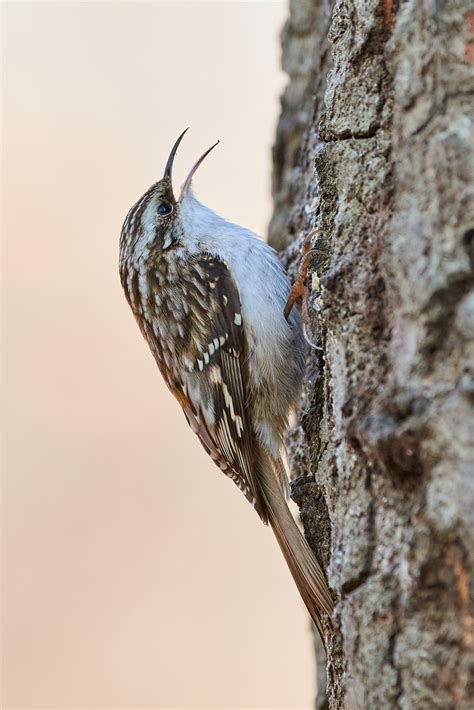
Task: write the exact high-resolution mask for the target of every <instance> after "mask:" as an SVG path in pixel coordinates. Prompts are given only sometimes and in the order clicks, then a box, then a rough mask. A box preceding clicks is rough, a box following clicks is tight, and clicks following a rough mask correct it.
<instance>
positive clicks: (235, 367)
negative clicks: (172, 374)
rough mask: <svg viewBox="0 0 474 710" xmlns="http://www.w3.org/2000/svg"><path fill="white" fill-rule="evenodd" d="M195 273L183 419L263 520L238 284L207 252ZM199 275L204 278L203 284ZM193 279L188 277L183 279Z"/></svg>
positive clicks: (262, 504) (190, 281) (263, 513)
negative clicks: (193, 332)
mask: <svg viewBox="0 0 474 710" xmlns="http://www.w3.org/2000/svg"><path fill="white" fill-rule="evenodd" d="M196 278H198V279H201V283H200V284H199V287H198V288H197V293H198V296H199V298H198V299H195V301H194V303H193V304H192V305H193V307H194V309H195V311H196V312H195V315H196V320H195V322H196V323H198V324H199V338H198V341H197V342H196V341H193V347H192V348H190V349H189V350H188V351H187V352H186V353H184V355H185V357H186V359H187V361H191V362H194V363H195V364H194V367H193V369H192V370H191V371H189V370H188V371H186V372H183V373H182V382H183V383H184V387H183V389H184V391H185V394H186V398H187V400H188V404H187V406H185V407H184V409H185V414H186V418H187V419H188V422H189V424H190V426H191V428H192V429H193V431H195V432H196V433H197V435H198V436H199V438H200V440H201V443H202V444H203V446H204V448H205V449H206V451H207V452H208V453H209V454H210V456H211V457H212V458H213V459H214V461H215V462H216V463H217V465H218V466H219V467H220V468H221V469H222V470H223V471H224V473H226V474H227V475H228V476H229V477H230V478H231V479H232V480H233V481H234V482H235V483H236V484H237V485H238V486H239V488H240V489H241V490H242V491H243V493H244V494H245V496H246V497H247V498H248V499H249V500H250V501H251V502H252V503H253V505H254V506H255V508H256V509H257V511H258V513H259V514H260V516H261V517H262V518H263V519H264V520H266V514H265V506H264V503H263V499H262V494H261V491H260V486H259V484H258V480H257V479H256V467H255V465H254V455H253V446H254V444H253V441H254V434H253V431H252V424H251V418H250V411H249V393H248V389H247V386H246V383H247V382H248V377H247V373H246V368H247V352H248V343H247V341H246V337H245V328H244V323H243V318H242V312H241V304H240V298H239V294H238V290H237V286H236V285H235V282H234V280H233V278H232V276H231V274H230V271H229V269H228V267H227V265H226V264H225V263H224V262H223V261H221V260H220V259H218V258H216V257H215V256H211V255H209V256H208V257H204V258H203V257H201V258H200V259H199V260H198V261H197V263H196V264H195V271H194V279H196ZM202 279H206V280H207V284H206V288H205V289H204V288H202ZM192 282H193V277H191V278H190V279H189V281H188V283H192ZM203 293H205V294H206V296H203ZM190 298H192V291H191V292H190ZM203 298H206V299H207V301H206V303H203V302H202V301H203Z"/></svg>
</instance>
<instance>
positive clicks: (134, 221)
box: [120, 128, 219, 258]
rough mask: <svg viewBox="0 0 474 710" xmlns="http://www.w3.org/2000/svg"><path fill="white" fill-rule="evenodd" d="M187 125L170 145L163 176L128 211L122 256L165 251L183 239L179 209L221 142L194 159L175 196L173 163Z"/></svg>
mask: <svg viewBox="0 0 474 710" xmlns="http://www.w3.org/2000/svg"><path fill="white" fill-rule="evenodd" d="M187 130H188V129H187V128H186V130H185V131H183V133H181V135H180V136H179V138H178V140H177V141H176V143H175V144H174V146H173V147H172V149H171V153H170V154H169V158H168V160H167V162H166V167H165V172H164V174H163V177H162V178H161V180H159V181H158V182H156V183H154V184H153V185H152V186H151V187H150V188H149V189H148V190H147V191H146V192H145V193H144V194H143V195H142V197H141V198H140V199H139V200H138V201H137V202H136V203H135V204H134V206H133V207H132V208H131V210H130V211H129V213H128V214H127V216H126V218H125V221H124V223H123V227H122V236H121V240H120V251H121V257H124V256H125V255H127V256H131V255H132V253H133V256H135V257H136V258H139V256H140V254H144V253H146V252H149V251H150V249H153V250H158V251H165V250H167V249H170V248H172V247H174V246H176V245H177V244H179V243H180V241H181V237H182V235H183V226H182V224H181V220H180V209H181V206H182V204H183V201H184V200H185V199H186V197H187V195H188V194H189V189H190V186H191V181H192V179H193V176H194V173H195V172H196V170H197V169H198V168H199V166H200V165H201V163H202V162H203V160H204V159H205V158H206V156H207V155H208V154H209V153H210V152H211V150H212V149H213V148H215V147H216V145H217V144H218V143H219V141H217V142H216V143H214V145H212V146H211V147H210V148H208V150H206V151H205V153H203V154H202V155H201V157H200V158H199V159H198V160H197V161H196V162H195V163H194V165H193V167H192V168H191V170H190V171H189V174H188V176H187V178H186V180H185V181H184V184H183V186H182V188H181V192H180V195H179V197H178V199H176V197H175V195H174V192H173V184H172V172H173V163H174V159H175V156H176V153H177V151H178V147H179V144H180V143H181V141H182V139H183V137H184V134H185V133H186V131H187Z"/></svg>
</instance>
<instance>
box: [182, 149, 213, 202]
mask: <svg viewBox="0 0 474 710" xmlns="http://www.w3.org/2000/svg"><path fill="white" fill-rule="evenodd" d="M181 137H182V136H180V138H178V142H179V140H180V139H181ZM178 144H179V143H178ZM216 145H219V141H216V142H215V143H214V145H211V147H210V148H208V149H207V150H206V152H205V153H203V154H202V155H201V157H200V158H199V159H198V160H196V162H195V163H194V165H193V167H192V168H191V170H190V171H189V174H188V177H187V178H186V180H185V181H184V185H183V187H182V188H181V194H180V196H179V200H178V202H181V200H182V199H183V197H184V196H185V195H186V193H187V191H188V190H189V186H190V185H191V180H192V179H193V176H194V173H195V172H196V170H197V169H198V167H199V166H200V165H201V163H202V162H203V161H204V159H205V158H207V156H208V155H209V153H210V152H211V150H214V148H215V147H216ZM173 150H174V148H173Z"/></svg>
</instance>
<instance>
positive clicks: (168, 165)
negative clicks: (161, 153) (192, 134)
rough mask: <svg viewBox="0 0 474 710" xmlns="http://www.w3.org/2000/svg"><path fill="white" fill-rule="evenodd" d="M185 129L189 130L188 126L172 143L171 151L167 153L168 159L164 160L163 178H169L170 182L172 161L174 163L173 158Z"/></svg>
mask: <svg viewBox="0 0 474 710" xmlns="http://www.w3.org/2000/svg"><path fill="white" fill-rule="evenodd" d="M186 131H189V128H185V130H184V131H183V132H182V133H181V135H180V137H179V138H178V140H177V141H176V143H175V144H174V146H173V147H172V148H171V153H170V155H169V158H168V160H167V161H166V167H165V172H164V174H163V180H169V181H170V182H171V176H172V173H173V163H174V158H175V155H176V153H177V152H178V148H179V144H180V143H181V141H182V140H183V138H184V134H185V133H186Z"/></svg>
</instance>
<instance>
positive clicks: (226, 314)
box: [120, 131, 332, 635]
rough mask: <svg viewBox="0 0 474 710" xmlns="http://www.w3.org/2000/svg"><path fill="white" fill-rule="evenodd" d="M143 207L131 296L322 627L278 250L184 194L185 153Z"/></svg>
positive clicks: (299, 339)
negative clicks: (291, 487)
mask: <svg viewBox="0 0 474 710" xmlns="http://www.w3.org/2000/svg"><path fill="white" fill-rule="evenodd" d="M185 132H186V131H184V132H183V133H182V134H181V135H180V137H179V138H178V140H177V141H176V143H175V144H174V146H173V149H172V151H171V153H170V156H169V158H168V162H167V164H166V168H165V172H164V175H163V178H162V179H161V180H160V181H159V182H157V183H155V184H154V185H152V186H151V187H150V189H149V190H147V192H145V194H144V195H143V197H141V198H140V199H139V200H138V202H137V203H136V204H135V205H134V206H133V207H132V208H131V210H130V211H129V213H128V215H127V217H126V218H125V222H124V224H123V228H122V234H121V239H120V277H121V281H122V286H123V288H124V291H125V295H126V297H127V300H128V303H129V305H130V307H131V309H132V311H133V314H134V316H135V318H136V320H137V323H138V325H139V327H140V330H141V332H142V334H143V336H144V338H145V340H146V341H147V342H148V345H149V346H150V349H151V351H152V353H153V356H154V358H155V360H156V362H157V365H158V367H159V369H160V371H161V374H162V375H163V377H164V379H165V381H166V384H167V385H168V387H169V389H170V390H171V392H172V393H173V394H174V396H175V397H176V399H177V400H178V401H179V403H180V404H181V406H182V408H183V411H184V414H185V416H186V419H187V420H188V423H189V425H190V427H191V429H192V430H193V431H194V432H195V433H196V434H197V435H198V437H199V439H200V440H201V443H202V445H203V446H204V448H205V450H206V451H207V453H208V454H209V455H210V456H211V458H212V459H213V460H214V461H215V463H216V464H217V465H218V466H219V468H220V469H221V470H222V471H224V473H225V474H226V475H227V476H229V478H231V479H232V480H233V481H234V482H235V483H236V484H237V485H238V486H239V488H240V489H241V491H242V492H243V493H244V495H245V496H246V498H247V499H248V500H249V501H250V502H251V503H252V504H253V505H254V506H255V508H256V510H257V512H258V514H259V516H260V517H261V519H262V520H263V522H264V523H270V525H271V527H272V528H273V531H274V533H275V535H276V538H277V540H278V543H279V545H280V547H281V549H282V552H283V555H284V556H285V559H286V561H287V563H288V566H289V568H290V571H291V574H292V575H293V578H294V580H295V582H296V584H297V586H298V589H299V591H300V593H301V596H302V598H303V600H304V602H305V604H306V606H307V608H308V610H309V612H310V614H311V616H312V618H313V620H314V622H315V624H316V625H317V627H318V629H319V631H320V633H321V635H322V627H321V620H320V611H325V612H326V613H327V614H330V613H331V609H332V599H331V596H330V593H329V590H328V588H327V584H326V580H325V578H324V575H323V572H322V570H321V568H320V567H319V565H318V563H317V561H316V560H315V558H314V556H313V554H312V552H311V550H310V548H309V546H308V544H307V542H306V540H305V539H304V537H303V536H302V535H301V533H300V531H299V529H298V527H297V525H296V523H295V521H294V519H293V517H292V515H291V512H290V510H289V508H288V504H287V491H288V480H287V476H286V472H285V469H284V466H283V463H282V460H281V457H280V450H281V448H282V444H283V436H284V434H285V432H286V430H287V426H288V423H287V422H288V413H289V411H290V409H291V407H292V405H293V404H294V402H295V400H296V398H297V396H298V393H299V390H300V387H301V380H302V374H303V350H304V346H303V334H302V328H301V322H300V317H299V314H298V313H297V311H296V309H293V311H292V313H291V314H289V317H288V320H286V318H285V317H284V315H283V310H284V307H285V303H286V301H287V299H288V296H289V293H290V285H289V282H288V279H287V276H286V274H285V272H284V270H283V268H282V266H281V264H280V262H279V260H278V258H277V255H276V253H275V251H274V250H273V249H271V248H270V247H269V246H268V245H267V244H265V242H263V241H261V240H260V239H258V238H257V237H256V236H255V235H254V234H253V233H252V232H250V231H248V230H246V229H243V228H242V227H239V226H237V225H235V224H231V223H230V222H227V221H226V220H224V219H222V218H221V217H219V216H218V215H217V214H215V213H214V212H212V210H210V209H208V208H207V207H205V206H204V205H203V204H201V203H200V202H198V200H197V199H196V198H195V197H194V195H193V194H192V191H191V189H190V185H191V180H192V178H193V175H194V173H195V172H196V170H197V168H198V167H199V165H200V164H201V163H202V161H203V160H204V158H205V157H206V156H207V155H208V153H209V152H210V151H211V150H212V149H213V148H214V147H215V145H217V143H216V144H215V145H213V146H212V147H211V148H209V150H207V151H206V152H205V153H204V155H202V156H201V157H200V158H199V160H198V161H197V162H196V163H195V164H194V166H193V167H192V169H191V171H190V173H189V175H188V177H187V178H186V181H185V183H184V185H183V188H182V190H181V194H180V197H179V199H178V200H176V199H175V196H174V194H173V188H172V183H171V173H172V168H173V161H174V157H175V155H176V151H177V149H178V146H179V144H180V142H181V140H182V138H183V136H184V133H185Z"/></svg>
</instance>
